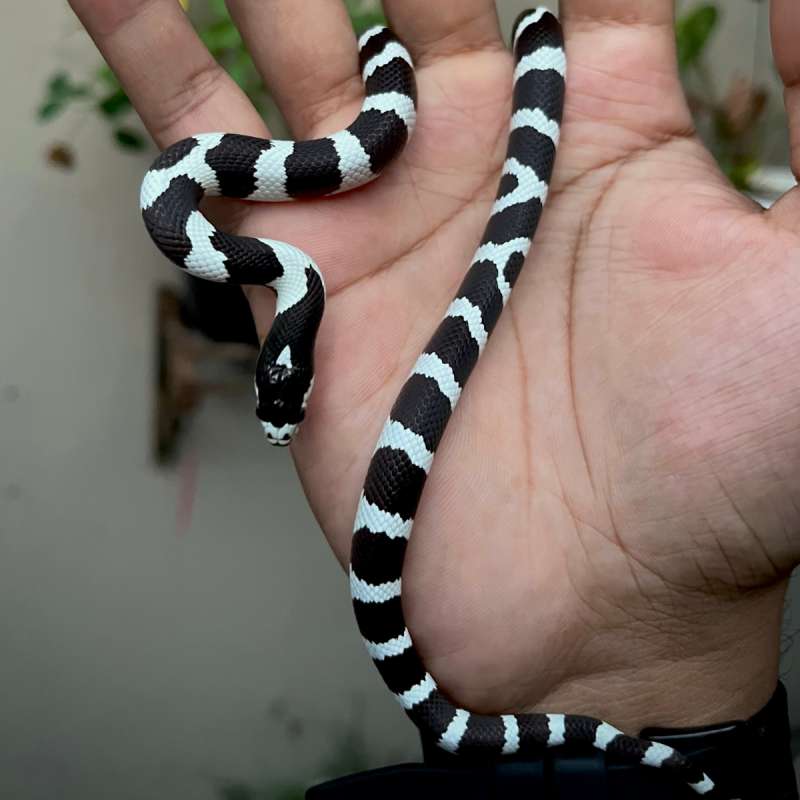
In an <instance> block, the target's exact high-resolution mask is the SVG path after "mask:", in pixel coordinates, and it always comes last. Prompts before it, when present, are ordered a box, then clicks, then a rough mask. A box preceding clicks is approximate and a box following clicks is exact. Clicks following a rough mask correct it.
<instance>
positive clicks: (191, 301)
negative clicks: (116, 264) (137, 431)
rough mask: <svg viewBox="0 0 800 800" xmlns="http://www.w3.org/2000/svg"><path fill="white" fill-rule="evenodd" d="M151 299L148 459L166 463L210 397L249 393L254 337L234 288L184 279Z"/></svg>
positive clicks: (241, 297)
mask: <svg viewBox="0 0 800 800" xmlns="http://www.w3.org/2000/svg"><path fill="white" fill-rule="evenodd" d="M184 285H185V290H184V291H183V292H182V293H178V291H177V290H176V289H174V288H173V287H171V286H162V287H161V288H159V289H158V293H157V308H156V370H155V386H154V393H155V402H154V420H153V445H152V447H153V458H154V460H155V461H156V463H157V464H161V465H166V464H169V463H171V462H172V461H173V460H174V458H175V456H176V453H177V449H178V445H179V442H180V436H181V433H182V432H183V430H184V429H185V427H186V423H187V422H188V419H189V417H190V416H191V414H192V413H193V412H194V411H196V410H197V409H198V408H199V407H200V405H201V404H202V402H203V400H204V398H205V397H207V396H208V395H211V394H239V393H241V392H244V391H252V371H253V365H254V363H255V361H256V359H257V358H258V337H257V335H256V330H255V325H254V324H253V318H252V316H251V314H250V307H249V305H248V303H247V300H246V299H245V297H244V294H243V293H242V290H241V289H240V288H239V287H238V286H224V285H220V284H216V283H209V282H207V281H201V280H198V279H196V278H191V277H189V276H186V282H185V284H184Z"/></svg>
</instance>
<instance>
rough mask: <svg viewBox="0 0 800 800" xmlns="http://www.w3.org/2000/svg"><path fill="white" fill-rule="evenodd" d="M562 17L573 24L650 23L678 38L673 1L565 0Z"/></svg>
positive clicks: (562, 5) (672, 37) (562, 4)
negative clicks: (675, 34)
mask: <svg viewBox="0 0 800 800" xmlns="http://www.w3.org/2000/svg"><path fill="white" fill-rule="evenodd" d="M561 8H562V11H561V16H562V17H563V19H564V21H565V22H567V21H568V22H569V24H571V25H579V24H582V25H586V26H593V27H596V26H597V25H603V24H609V25H619V24H625V25H638V26H642V25H646V26H648V27H649V26H654V27H661V28H665V29H668V31H669V36H670V39H671V40H673V39H674V32H673V31H674V28H673V25H674V21H675V3H674V2H673V0H562V3H561Z"/></svg>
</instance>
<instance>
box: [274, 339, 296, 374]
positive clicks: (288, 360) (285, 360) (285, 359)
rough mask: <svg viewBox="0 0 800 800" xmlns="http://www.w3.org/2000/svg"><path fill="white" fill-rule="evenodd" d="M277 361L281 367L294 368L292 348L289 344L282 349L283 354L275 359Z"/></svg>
mask: <svg viewBox="0 0 800 800" xmlns="http://www.w3.org/2000/svg"><path fill="white" fill-rule="evenodd" d="M275 363H276V364H277V365H278V366H280V367H287V368H288V369H291V368H292V349H291V347H289V345H288V344H287V345H286V347H284V348H283V350H281V354H280V355H279V356H278V357H277V358H276V359H275Z"/></svg>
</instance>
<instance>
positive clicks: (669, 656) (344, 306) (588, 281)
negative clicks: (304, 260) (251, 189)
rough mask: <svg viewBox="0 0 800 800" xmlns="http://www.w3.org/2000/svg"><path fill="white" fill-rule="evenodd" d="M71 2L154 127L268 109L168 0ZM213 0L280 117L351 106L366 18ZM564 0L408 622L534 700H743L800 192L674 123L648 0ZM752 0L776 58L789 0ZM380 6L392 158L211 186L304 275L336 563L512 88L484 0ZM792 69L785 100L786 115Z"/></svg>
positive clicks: (753, 693) (776, 580)
mask: <svg viewBox="0 0 800 800" xmlns="http://www.w3.org/2000/svg"><path fill="white" fill-rule="evenodd" d="M72 5H73V7H74V8H75V9H76V11H77V12H78V13H79V15H80V16H81V17H82V19H83V21H84V23H85V24H86V26H87V28H88V29H89V30H90V32H91V33H92V34H93V36H94V38H95V39H96V41H97V42H98V44H99V46H100V47H101V49H102V50H103V51H104V53H105V55H106V57H107V58H108V59H109V61H110V62H111V64H112V65H113V66H114V67H115V69H116V70H117V72H118V74H119V75H120V77H121V78H122V80H123V82H124V83H125V85H126V87H127V88H128V90H129V93H130V94H131V96H132V98H133V100H134V103H135V104H136V106H137V108H138V109H139V111H140V113H141V114H142V116H143V118H144V120H145V122H146V123H147V124H148V126H149V128H150V129H151V131H152V132H153V134H154V136H155V137H156V139H157V141H158V142H159V144H161V145H164V146H165V145H168V144H171V143H172V142H174V141H176V140H178V139H180V138H182V137H184V136H187V135H191V134H193V133H198V132H202V131H212V130H225V131H230V132H239V133H249V134H253V135H265V134H266V132H265V131H264V129H263V124H262V123H261V122H260V120H259V119H258V117H257V116H256V114H255V112H254V110H253V109H252V108H251V107H250V106H249V104H248V103H247V101H246V99H245V98H244V97H243V96H242V95H241V94H240V93H239V92H238V90H237V89H236V88H235V86H234V85H233V84H232V83H231V82H230V81H229V80H228V79H227V77H226V76H224V75H223V74H221V73H220V72H219V71H218V68H217V67H216V66H215V65H214V64H213V62H212V61H211V60H210V57H209V56H208V54H207V53H206V52H205V51H204V50H203V48H202V46H201V45H200V43H199V41H198V40H197V39H196V38H195V37H194V35H193V33H192V31H191V29H190V28H189V26H188V23H187V22H186V20H185V19H184V18H183V16H182V13H181V12H180V9H179V7H178V5H177V3H175V2H174V0H150V2H148V3H141V2H138V0H114V2H108V1H107V0H72ZM229 6H230V7H231V11H232V13H233V14H234V16H235V17H236V18H237V20H238V22H239V24H240V28H241V29H242V31H243V32H244V34H245V37H246V39H247V40H248V42H249V43H250V46H251V50H252V52H253V55H254V58H255V60H256V62H257V64H258V65H259V67H260V68H261V70H262V71H263V73H264V75H265V77H266V79H267V81H268V83H269V85H270V88H271V89H272V91H273V93H274V95H275V96H276V98H277V100H278V102H279V104H280V105H281V108H282V109H283V111H284V113H285V114H286V116H287V119H288V121H289V123H290V125H291V126H292V128H293V131H294V133H295V134H296V135H297V136H298V138H309V137H311V136H316V135H321V134H325V133H330V132H332V131H334V130H336V129H338V128H339V127H342V126H344V125H345V124H347V123H348V122H349V121H350V120H351V119H352V118H353V117H354V116H355V114H356V113H357V110H358V107H359V105H360V97H359V91H360V82H359V79H358V75H357V59H356V46H355V41H354V39H353V36H352V33H351V32H350V31H349V27H348V26H349V22H348V20H347V15H346V12H345V10H344V7H343V4H342V3H341V2H340V1H339V0H318V2H315V3H314V4H311V3H308V4H306V3H302V4H298V3H295V2H292V0H270V1H269V2H264V1H263V0H229ZM564 6H565V8H564V10H563V16H564V19H565V24H566V32H567V41H568V43H567V52H568V60H569V79H568V92H567V108H566V117H565V125H564V129H563V137H562V145H561V149H560V154H559V160H558V164H557V169H556V175H555V177H554V181H553V187H552V192H551V198H550V203H549V205H548V208H547V211H546V213H545V215H544V217H543V221H542V225H541V228H540V233H539V235H538V237H537V240H536V242H535V244H534V250H533V253H532V255H531V257H530V258H529V259H528V262H527V264H526V267H525V270H524V271H523V274H522V277H521V278H520V280H519V283H518V285H517V288H516V290H515V292H514V295H513V297H512V299H511V302H510V304H509V307H508V309H507V310H506V313H505V315H504V317H503V318H502V319H501V322H500V323H499V325H498V327H497V330H496V332H495V334H494V336H493V338H492V341H491V342H490V344H489V345H488V347H487V351H486V354H485V356H484V358H483V359H482V361H481V363H480V364H479V366H478V368H477V369H476V372H475V375H474V377H473V378H472V381H471V382H470V385H469V389H468V390H467V391H466V393H465V396H464V399H463V400H462V403H461V404H460V406H459V408H458V410H457V412H456V414H455V416H454V418H453V420H452V422H451V424H450V426H449V428H448V431H447V434H446V436H445V439H444V441H443V443H442V445H441V447H440V449H439V453H438V455H437V458H436V463H435V466H434V468H433V471H432V474H431V477H430V480H429V482H428V485H427V488H426V492H425V496H424V498H423V502H422V506H421V508H420V511H419V513H418V515H417V521H416V524H415V529H414V530H415V532H414V537H413V538H412V544H411V546H410V549H409V555H408V558H407V561H406V570H405V574H404V605H405V608H406V613H407V619H408V622H409V627H410V629H411V631H412V633H413V634H414V637H415V640H416V641H417V643H418V646H419V649H420V652H421V653H422V655H423V657H424V658H425V660H426V664H427V666H428V668H429V670H430V671H431V672H432V674H433V675H435V676H436V677H437V679H438V680H439V682H440V684H441V685H442V686H443V687H444V688H445V689H446V690H447V691H449V692H450V693H451V694H452V695H453V696H454V699H456V700H457V701H459V702H460V703H463V704H466V705H467V706H469V707H473V708H476V709H478V710H485V711H501V710H507V709H514V710H527V709H531V708H533V707H535V706H539V705H540V704H541V703H542V702H544V703H545V704H547V705H548V706H550V707H555V706H558V707H559V708H563V709H567V708H568V709H569V710H570V711H577V712H581V711H582V712H587V713H591V714H598V715H601V716H608V717H611V718H612V719H613V720H614V721H615V722H617V723H618V724H621V725H625V724H627V725H630V726H633V727H635V726H639V725H641V724H644V723H647V722H651V721H652V722H659V723H661V724H669V723H673V722H675V723H676V724H677V723H679V722H692V721H695V720H694V717H697V718H698V721H703V719H704V718H706V717H707V716H708V715H709V714H712V713H716V712H717V711H720V712H721V710H722V709H723V708H724V709H725V710H726V711H730V714H733V713H734V712H737V713H739V712H741V713H742V714H744V713H748V712H751V711H753V710H755V708H756V707H758V705H759V704H760V703H762V702H763V701H764V700H766V697H767V696H768V694H769V692H770V691H771V689H772V686H773V685H774V668H775V659H776V655H775V651H776V647H775V644H774V640H776V631H777V626H778V625H779V618H780V605H781V598H782V592H783V589H784V585H785V580H786V578H787V576H788V574H789V572H790V571H791V569H792V568H793V566H794V565H795V563H796V561H797V560H798V554H800V540H799V539H798V536H797V534H798V531H800V483H799V482H798V481H797V479H796V474H797V466H798V462H800V433H798V424H799V423H800V413H798V411H797V409H798V408H800V369H798V368H797V367H796V364H797V361H796V359H795V358H794V357H793V356H794V354H795V353H797V352H798V350H799V349H800V310H798V306H797V303H796V300H795V297H796V294H797V291H798V285H797V284H798V280H799V278H798V270H800V236H799V235H798V233H797V232H796V229H797V223H798V222H799V221H800V197H798V196H797V193H796V192H795V193H791V194H790V195H788V196H787V197H785V198H784V199H783V200H782V201H781V202H780V203H779V204H778V206H776V207H775V208H774V209H773V210H772V211H770V212H769V213H764V212H762V211H761V210H760V209H759V208H757V207H755V206H754V205H753V204H752V203H751V202H750V201H748V200H746V199H745V198H744V197H742V196H741V195H739V194H738V193H737V192H736V191H734V190H733V189H732V187H731V186H730V185H729V184H727V183H726V181H725V179H724V178H723V177H722V175H721V174H720V173H719V171H718V170H717V168H716V166H715V164H714V162H713V160H712V158H711V157H710V155H709V154H708V153H707V152H706V151H705V150H704V149H703V147H702V146H701V144H700V143H699V142H698V140H697V139H696V137H695V136H694V134H693V130H692V126H691V119H690V115H689V112H688V110H687V107H686V103H685V100H684V97H683V94H682V91H681V87H680V84H679V79H678V75H677V67H676V61H675V54H674V41H673V33H672V23H673V19H672V3H671V2H670V0H646V1H645V2H641V1H640V0H602V1H601V0H572V1H571V2H569V3H564ZM773 6H774V9H773V10H774V19H775V23H776V24H775V30H776V54H777V56H778V59H779V65H780V67H781V69H782V71H783V74H784V76H785V77H786V80H787V85H794V84H795V83H796V82H797V80H798V79H800V53H798V52H797V51H796V49H795V48H792V47H791V46H790V43H791V42H792V41H796V40H797V39H798V37H799V36H800V8H796V7H795V4H794V3H792V0H774V2H773ZM385 7H386V10H387V13H388V14H389V17H390V19H391V21H392V23H393V26H394V27H395V30H396V32H397V33H398V35H399V36H400V37H401V38H403V39H404V40H405V41H406V43H407V45H408V46H409V49H411V51H412V53H413V55H414V56H415V59H416V61H417V66H418V72H417V78H418V84H419V94H420V102H419V121H418V127H417V131H416V133H415V136H414V139H413V141H412V143H411V144H410V146H409V147H408V149H407V151H406V152H405V154H404V155H403V156H402V158H401V159H400V160H399V161H398V162H397V163H395V164H394V165H393V166H392V167H391V169H390V170H389V171H388V172H387V173H386V174H385V175H384V176H383V177H382V178H381V179H380V180H379V181H378V182H377V183H375V184H373V185H371V186H369V187H367V188H365V189H363V190H359V191H356V192H353V193H351V194H349V195H345V196H341V197H337V198H334V199H328V200H324V201H319V202H314V203H306V204H302V205H300V206H298V205H297V204H293V205H289V206H280V207H276V206H268V207H264V206H258V207H256V206H253V205H246V204H239V203H237V204H233V203H231V202H230V201H225V202H224V209H225V210H222V211H221V213H222V214H226V213H227V214H228V215H229V216H228V221H229V223H230V224H231V225H232V226H234V227H235V228H236V229H237V232H239V233H243V234H250V235H258V236H269V237H270V238H276V239H283V240H286V241H288V242H291V243H292V244H295V245H297V246H299V247H301V248H302V249H304V250H306V252H308V253H309V254H310V255H311V256H312V257H314V259H315V260H316V261H317V262H318V263H319V264H320V266H321V268H322V270H323V272H324V274H325V277H326V282H327V285H328V289H329V303H328V308H327V312H326V319H325V321H324V323H323V327H322V330H321V333H320V338H319V344H318V349H317V383H316V389H315V393H314V396H313V398H312V401H311V404H310V407H309V415H308V419H307V421H306V423H305V424H304V427H303V428H302V430H301V433H300V435H299V436H298V439H297V441H296V443H295V445H294V446H293V450H294V456H295V459H296V462H297V465H298V468H299V471H300V475H301V478H302V481H303V484H304V486H305V488H306V491H307V493H308V496H309V499H310V501H311V503H312V506H313V508H314V510H315V512H316V514H317V517H318V518H319V520H320V522H321V524H322V527H323V529H324V531H325V533H326V535H327V536H328V538H329V540H330V542H331V545H332V547H333V549H334V551H335V552H336V554H337V556H338V557H339V558H340V560H341V561H342V562H343V563H345V562H346V561H347V557H348V554H349V544H350V535H351V530H352V521H353V517H354V514H355V508H356V504H357V500H358V495H359V492H360V489H361V485H362V482H363V478H364V475H365V472H366V468H367V464H368V461H369V457H370V455H371V453H372V449H373V447H374V443H375V441H376V440H377V437H378V434H379V432H380V429H381V427H382V424H383V422H384V420H385V418H386V416H387V414H388V411H389V409H390V407H391V405H392V403H393V401H394V399H395V397H396V395H397V393H398V391H399V389H400V387H401V385H402V383H403V381H404V379H405V378H406V376H407V374H408V372H409V370H410V368H411V366H412V364H413V362H414V361H415V359H416V357H417V355H418V354H419V352H420V351H421V349H422V348H423V346H424V345H425V343H426V341H427V339H428V338H429V336H430V335H431V333H432V332H433V330H434V328H435V327H436V325H437V323H438V320H439V318H440V317H441V315H442V313H443V311H444V309H445V308H446V307H447V305H448V303H449V301H450V299H451V297H452V295H453V294H454V292H455V290H456V288H457V286H458V284H459V283H460V280H461V278H462V277H463V274H464V272H465V270H466V268H467V266H468V264H469V263H470V259H471V256H472V254H473V252H474V249H475V247H476V245H477V243H478V241H479V238H480V234H481V231H482V228H483V225H484V223H485V220H486V219H487V218H488V214H489V209H490V207H491V203H492V200H493V196H494V192H495V188H496V183H497V181H498V178H499V173H500V167H501V164H502V161H503V157H504V151H505V144H506V136H507V128H508V116H509V112H510V105H511V74H512V68H513V66H512V60H511V56H510V55H509V54H508V53H507V52H506V50H505V49H504V48H503V46H502V43H501V41H500V38H499V34H498V30H497V21H496V16H495V11H494V2H492V1H491V0H446V1H445V0H442V2H439V3H431V2H428V1H427V0H386V2H385ZM796 53H797V55H795V54H796ZM167 76H168V77H167ZM798 95H800V90H797V89H794V90H789V92H788V94H787V97H788V100H789V102H790V104H793V105H794V107H795V110H796V111H797V115H798V118H797V123H798V125H800V97H799V96H798ZM790 110H791V109H790ZM250 299H251V303H252V306H253V310H254V314H255V317H256V320H257V323H258V325H259V329H260V331H261V332H262V334H263V333H264V332H265V331H266V330H267V328H268V327H269V323H270V320H271V316H272V311H273V308H274V301H273V299H272V296H271V294H270V293H269V292H268V291H266V290H262V289H252V290H250ZM254 435H258V434H257V425H255V424H254ZM734 613H735V614H736V617H735V618H736V620H737V622H736V626H735V628H731V629H730V630H729V629H728V628H726V624H725V620H727V619H729V618H732V617H733V615H734ZM743 620H751V621H752V624H750V625H749V626H748V624H747V623H746V622H745V623H743V622H742V621H743ZM734 631H736V632H735V633H734ZM737 637H738V638H737ZM734 639H735V640H736V641H737V644H735V645H734V644H733V640H734ZM736 647H738V648H739V649H740V650H741V649H747V648H750V649H752V648H758V649H759V652H760V653H761V654H762V656H761V658H760V660H759V662H758V664H756V665H753V666H752V668H751V669H749V670H748V669H743V670H741V671H740V673H737V674H740V678H739V680H740V687H741V689H742V691H741V692H739V693H738V694H737V695H736V696H737V698H739V699H737V700H736V702H737V703H739V705H738V706H737V705H735V704H734V706H731V704H730V695H731V692H732V691H733V688H732V687H731V686H730V683H725V685H724V686H720V685H715V684H713V681H711V678H708V679H706V680H704V678H703V676H704V674H708V673H709V663H711V664H713V663H714V662H715V660H719V661H724V660H726V659H729V658H731V657H732V652H735V651H736ZM732 648H733V650H732ZM764 652H766V653H768V654H769V656H768V661H769V663H765V661H764V656H763V653H764ZM740 655H741V654H740ZM678 663H680V664H681V665H683V666H682V668H681V671H680V676H681V677H680V678H672V679H671V680H673V681H674V684H675V685H674V688H673V690H672V691H671V697H669V698H668V699H666V700H662V699H660V697H659V696H658V695H657V694H656V696H653V695H652V694H650V695H647V696H646V700H645V702H644V708H643V703H642V702H641V701H642V697H643V692H644V690H643V689H642V690H641V691H640V693H639V694H638V695H637V694H636V693H635V692H634V693H631V692H630V689H628V691H626V692H625V696H626V697H627V698H629V697H630V696H631V694H633V695H634V696H635V697H636V698H637V699H638V702H637V701H634V702H631V701H630V700H628V699H625V698H620V699H616V698H615V699H609V698H610V696H611V695H617V694H619V691H618V690H619V687H620V686H622V685H623V682H624V685H625V686H626V687H630V685H631V681H633V684H634V686H644V685H645V684H646V683H648V682H653V681H655V682H656V684H659V683H660V684H661V685H663V680H664V676H669V675H672V674H677V673H676V672H675V670H674V667H675V665H676V664H678ZM686 664H689V665H692V666H691V667H690V669H691V670H694V672H690V675H691V677H692V680H691V686H688V685H687V680H686V678H687V675H686V672H685V669H686V667H685V665H686ZM712 671H713V670H712ZM744 687H747V691H745V690H744ZM676 693H677V694H678V695H680V696H681V697H683V698H684V700H685V702H684V703H683V704H676V702H675V697H676ZM693 693H694V694H693ZM695 695H696V696H697V697H703V698H704V706H703V707H698V706H697V704H695V703H693V702H692V697H693V696H695Z"/></svg>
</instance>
